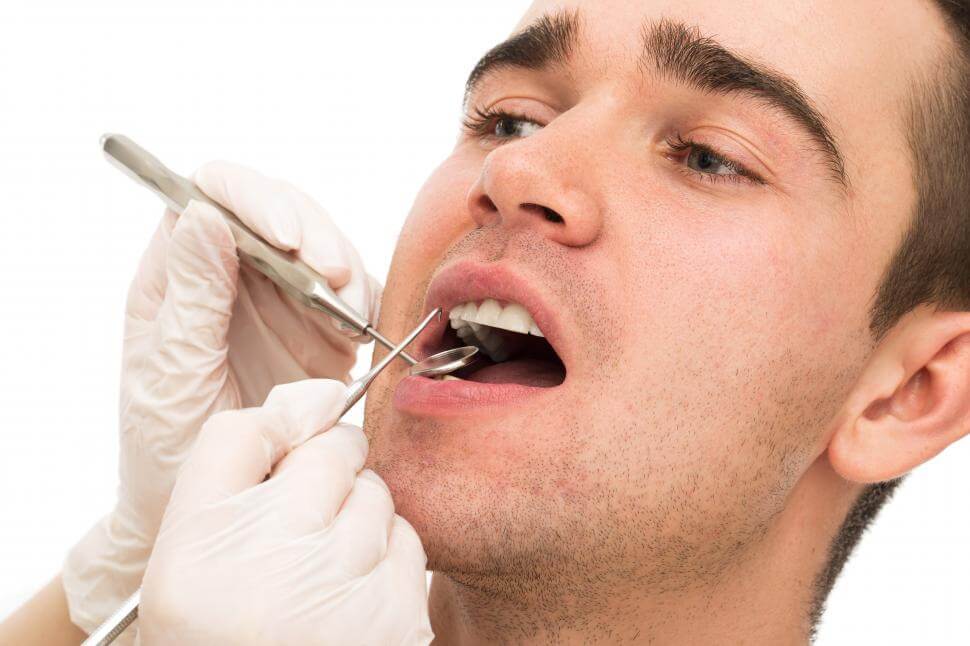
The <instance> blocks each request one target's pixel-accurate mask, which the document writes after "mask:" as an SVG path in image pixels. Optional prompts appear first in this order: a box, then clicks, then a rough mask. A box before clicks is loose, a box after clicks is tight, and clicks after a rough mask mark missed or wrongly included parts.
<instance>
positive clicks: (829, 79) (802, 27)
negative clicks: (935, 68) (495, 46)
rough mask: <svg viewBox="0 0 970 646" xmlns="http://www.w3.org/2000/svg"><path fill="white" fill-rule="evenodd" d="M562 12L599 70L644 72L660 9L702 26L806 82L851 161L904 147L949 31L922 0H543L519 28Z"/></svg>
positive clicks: (590, 64) (577, 62)
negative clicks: (874, 150) (912, 105)
mask: <svg viewBox="0 0 970 646" xmlns="http://www.w3.org/2000/svg"><path fill="white" fill-rule="evenodd" d="M560 11H568V12H575V13H576V14H577V15H578V16H579V18H580V24H581V33H580V37H579V42H578V49H577V53H578V54H579V55H578V56H576V57H575V59H574V61H573V65H574V66H575V67H576V68H578V73H582V71H583V69H584V68H585V69H586V70H588V71H589V72H590V74H591V75H592V76H595V77H596V78H612V77H614V76H616V75H622V74H624V73H626V72H631V73H633V72H635V71H636V70H637V67H636V61H637V58H638V55H639V53H640V50H641V48H642V40H643V32H644V28H645V27H647V26H649V25H650V24H652V23H655V22H656V21H658V20H660V19H661V18H666V19H673V20H677V21H679V22H683V23H684V24H687V25H690V26H696V27H698V28H699V30H700V32H701V34H702V35H704V36H709V37H711V38H714V39H715V40H717V41H718V42H719V43H720V44H721V45H723V46H725V47H726V48H728V49H730V50H732V51H733V52H736V53H738V54H740V55H743V56H744V57H746V58H748V59H750V60H753V61H759V62H763V63H766V64H768V65H770V66H771V67H772V68H774V69H777V70H779V71H780V72H782V73H784V74H785V75H787V76H788V77H790V78H792V79H793V80H794V81H795V82H797V84H798V85H799V86H800V87H801V89H802V90H803V91H804V92H805V94H806V95H807V96H808V97H809V98H810V99H811V100H812V102H813V103H814V105H816V106H818V108H819V109H820V111H821V112H822V113H823V115H824V116H825V118H826V120H827V123H828V124H829V126H830V128H831V130H832V131H833V134H834V135H835V137H836V138H837V139H838V140H839V141H840V142H841V143H842V145H843V151H844V152H845V153H846V157H847V158H848V159H849V161H850V162H851V158H853V157H855V154H862V155H864V154H865V153H866V151H867V145H868V144H867V142H869V141H871V140H872V139H873V138H877V137H878V138H879V139H880V141H882V142H885V143H886V145H889V146H891V147H895V148H896V149H898V150H899V152H900V153H902V152H903V151H904V149H905V131H904V129H903V128H902V124H903V117H904V116H905V114H906V112H905V111H906V108H907V106H908V99H909V92H910V87H911V85H910V84H911V81H912V79H913V78H914V76H915V75H916V74H917V72H918V71H919V70H920V69H923V67H921V66H925V65H926V63H927V61H929V60H931V59H932V58H933V56H934V53H935V52H936V51H937V50H938V48H939V42H940V39H941V38H942V36H943V31H942V29H941V24H942V23H941V22H940V19H939V17H938V16H937V15H936V13H935V12H934V10H933V8H932V7H931V5H930V3H928V2H925V1H923V0H898V1H894V2H892V3H886V2H884V1H883V0H852V1H851V2H845V1H844V0H772V1H771V2H765V1H764V0H729V1H725V2H711V1H710V0H558V1H553V0H537V1H536V2H534V4H533V5H532V6H531V7H530V8H529V10H528V11H527V12H526V14H525V16H523V18H522V20H521V21H520V23H519V26H518V29H521V28H523V27H525V26H527V25H528V24H530V23H531V22H533V21H534V20H536V19H537V18H539V17H540V16H542V15H544V14H550V13H557V12H560ZM631 87H633V86H631ZM854 153H855V154H854ZM896 170H899V169H896ZM850 171H851V169H850Z"/></svg>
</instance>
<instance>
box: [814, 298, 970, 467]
mask: <svg viewBox="0 0 970 646" xmlns="http://www.w3.org/2000/svg"><path fill="white" fill-rule="evenodd" d="M968 431H970V312H939V311H936V310H935V309H932V308H929V307H920V308H917V309H916V310H915V311H913V312H911V313H909V314H908V315H907V316H905V317H904V318H903V319H901V320H900V322H899V323H898V324H897V325H896V326H895V327H894V328H893V329H892V330H891V331H890V332H889V333H888V334H887V335H886V337H885V338H884V339H883V341H882V342H881V343H880V344H879V345H878V346H877V348H876V349H875V351H874V352H873V354H872V357H871V358H870V360H869V362H868V364H867V365H866V367H865V369H864V370H863V372H862V374H861V375H860V377H859V380H858V381H857V382H856V384H855V386H854V387H853V389H852V392H851V393H850V394H849V397H848V399H847V400H846V403H845V405H844V406H843V408H842V411H841V412H840V413H839V415H838V416H836V421H835V428H834V431H833V433H832V434H831V436H830V440H829V445H828V457H829V462H830V463H831V464H832V467H833V468H834V469H835V471H836V472H837V473H838V474H839V475H841V476H842V477H843V478H845V479H846V480H850V481H854V482H862V483H869V482H881V481H884V480H890V479H892V478H896V477H898V476H901V475H903V474H905V473H906V472H908V471H910V470H911V469H913V468H914V467H916V466H918V465H920V464H922V463H923V462H926V461H927V460H929V459H930V458H932V457H933V456H935V455H936V454H937V453H939V452H940V451H942V450H943V449H945V448H946V447H948V446H949V445H950V444H952V443H953V442H956V441H957V440H958V439H960V438H961V437H963V436H964V435H966V434H967V433H968Z"/></svg>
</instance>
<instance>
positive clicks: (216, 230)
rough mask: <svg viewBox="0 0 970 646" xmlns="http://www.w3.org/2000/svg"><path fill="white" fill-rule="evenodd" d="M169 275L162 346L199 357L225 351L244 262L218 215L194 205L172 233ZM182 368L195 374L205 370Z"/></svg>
mask: <svg viewBox="0 0 970 646" xmlns="http://www.w3.org/2000/svg"><path fill="white" fill-rule="evenodd" d="M165 273H166V280H167V283H168V284H167V289H166V294H165V301H164V302H163V303H162V307H161V309H160V310H159V315H158V319H157V320H158V324H159V328H160V329H159V341H160V342H161V344H162V346H178V348H179V351H180V352H181V351H182V350H185V351H186V352H187V353H188V354H189V355H190V356H192V357H194V358H198V359H205V358H209V357H210V355H211V354H212V353H216V354H218V353H220V352H222V351H224V350H225V345H226V333H227V331H228V329H229V319H230V317H231V315H232V305H233V303H234V302H235V299H236V278H237V276H238V273H239V261H238V258H237V256H236V244H235V241H234V240H233V237H232V232H231V231H230V230H229V226H228V225H227V224H226V222H225V220H223V218H222V215H221V214H220V213H219V212H218V211H216V210H215V209H214V208H212V207H211V206H209V205H208V204H204V203H202V202H197V201H195V200H192V201H190V202H189V206H188V207H187V208H186V209H185V212H184V213H183V214H182V216H181V217H180V218H179V219H178V222H176V223H175V228H174V229H173V231H172V238H171V241H170V242H169V250H168V258H167V262H166V267H165ZM168 349H171V350H173V351H174V350H175V347H170V348H168ZM178 367H180V368H189V369H191V370H192V371H193V372H194V371H197V370H198V368H199V367H200V366H198V365H194V366H184V365H183V366H178Z"/></svg>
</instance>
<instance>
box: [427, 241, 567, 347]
mask: <svg viewBox="0 0 970 646" xmlns="http://www.w3.org/2000/svg"><path fill="white" fill-rule="evenodd" d="M536 285H537V281H535V280H529V279H527V278H526V277H524V276H522V275H520V274H519V273H517V272H516V271H515V270H513V269H512V268H510V267H508V266H506V265H503V264H500V263H487V264H485V263H480V262H476V261H473V260H458V261H455V262H453V263H451V264H450V265H447V266H446V267H445V268H443V269H442V270H440V271H439V272H438V275H437V276H435V277H434V279H433V280H432V281H431V284H430V285H429V287H428V293H427V295H426V296H425V309H424V312H425V314H427V313H428V312H431V311H432V310H433V309H435V308H436V307H440V308H441V317H440V318H439V319H437V320H435V321H432V322H431V323H430V324H429V325H428V327H427V328H425V331H424V333H422V334H421V336H420V338H419V339H418V342H417V348H418V355H419V357H420V358H427V357H428V356H429V355H430V354H431V353H433V352H435V351H437V350H438V349H440V346H441V342H442V339H443V338H444V334H445V331H446V330H447V329H448V325H449V320H448V314H449V312H451V310H452V308H454V307H455V306H456V305H460V304H462V303H467V302H470V301H476V302H478V301H483V300H485V299H487V298H492V299H495V300H498V301H506V302H512V303H518V304H519V305H521V306H522V307H524V308H525V309H526V310H527V311H528V312H529V314H530V315H531V316H532V320H533V321H535V323H536V325H537V326H539V329H540V330H542V334H543V335H544V336H545V338H546V341H548V342H549V345H551V346H552V348H553V350H555V351H556V354H557V355H559V358H560V359H561V360H562V362H563V364H564V365H565V364H566V360H567V355H568V347H565V343H564V340H563V338H562V335H561V324H560V319H559V316H558V313H559V312H558V311H557V310H556V308H554V307H552V306H551V305H550V304H549V302H548V301H547V299H546V297H545V295H544V294H543V293H542V292H541V291H540V290H538V289H536Z"/></svg>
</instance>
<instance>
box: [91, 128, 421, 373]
mask: <svg viewBox="0 0 970 646" xmlns="http://www.w3.org/2000/svg"><path fill="white" fill-rule="evenodd" d="M101 149H102V150H103V151H104V154H105V156H106V157H107V158H108V161H110V162H111V163H112V164H114V165H115V166H117V167H118V168H120V169H121V170H122V171H123V172H124V173H125V174H126V175H129V176H130V177H132V178H133V179H134V180H135V181H137V182H138V183H139V184H142V185H144V186H147V187H148V188H149V189H151V190H152V191H153V192H154V193H155V194H156V195H158V196H159V197H160V198H162V201H163V202H165V204H167V205H168V207H169V208H171V209H172V210H173V211H175V212H176V213H179V214H181V213H182V212H183V211H184V210H185V208H186V207H187V206H188V205H189V200H198V201H200V202H205V203H206V204H209V205H211V206H213V207H215V208H216V209H217V210H218V211H219V212H220V213H222V215H223V217H224V218H225V219H226V222H227V223H228V224H229V228H230V230H231V231H232V235H233V237H234V238H235V240H236V247H237V249H238V251H239V258H240V260H241V261H242V262H245V263H247V264H249V265H251V266H253V267H255V268H256V269H258V270H259V271H260V272H262V273H263V274H265V275H266V276H267V277H268V278H269V279H270V280H272V281H273V282H274V283H276V284H277V285H278V286H279V287H280V289H282V290H283V291H285V292H286V293H287V294H289V295H290V296H292V297H293V298H295V299H296V300H297V301H298V302H300V303H302V304H303V305H305V306H307V307H309V308H311V309H315V310H320V311H322V312H326V313H327V314H329V315H330V316H332V317H334V318H336V319H337V320H339V321H340V322H341V324H342V325H344V326H346V328H347V329H350V330H353V331H355V332H356V333H357V334H361V335H367V336H370V337H372V338H374V339H376V340H377V342H378V343H380V344H381V345H383V346H384V347H386V348H393V347H394V344H393V343H391V342H390V341H388V340H387V339H386V338H384V336H383V335H381V334H380V333H379V332H378V331H377V330H375V329H374V327H373V326H372V325H371V323H370V321H368V320H367V319H365V318H364V317H363V316H361V315H360V314H359V313H358V312H356V311H354V309H353V308H352V307H350V306H349V305H347V304H346V303H345V302H344V301H343V300H341V298H340V297H339V296H337V294H336V293H335V292H334V291H333V290H332V289H331V288H330V285H328V284H327V280H326V279H325V278H324V277H323V276H321V275H320V274H318V273H317V272H316V271H314V270H313V269H311V268H310V267H309V266H308V265H307V264H306V263H304V262H303V261H302V260H300V259H299V258H297V257H296V256H294V255H293V254H289V253H286V252H284V251H280V250H279V249H277V248H276V247H274V246H273V245H271V244H269V243H268V242H266V241H265V240H263V238H262V237H260V236H259V235H258V234H257V233H256V232H255V231H253V230H252V229H250V228H249V227H248V226H246V225H245V224H244V223H243V222H242V221H241V220H240V219H239V218H238V217H236V215H235V214H234V213H232V212H231V211H229V210H228V209H226V208H225V207H223V206H222V205H220V204H218V203H216V202H215V201H214V200H211V199H209V197H208V196H207V195H206V194H205V193H203V192H202V191H201V190H200V189H199V187H197V186H196V185H195V184H193V183H192V182H191V181H190V180H188V179H187V178H185V177H182V176H181V175H178V174H176V173H174V172H172V171H171V170H169V169H168V168H166V167H165V165H164V164H162V162H160V161H158V159H156V158H155V157H154V156H153V155H151V154H150V153H149V152H148V151H147V150H145V149H144V148H142V147H141V146H139V145H138V144H136V143H135V142H134V141H132V140H131V139H129V138H128V137H126V136H124V135H118V134H106V135H103V136H102V137H101ZM400 356H401V358H402V359H404V360H405V361H407V362H408V363H409V364H411V365H414V364H415V363H417V362H416V361H415V360H414V358H413V357H411V356H410V355H408V354H407V353H406V352H402V353H401V355H400Z"/></svg>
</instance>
